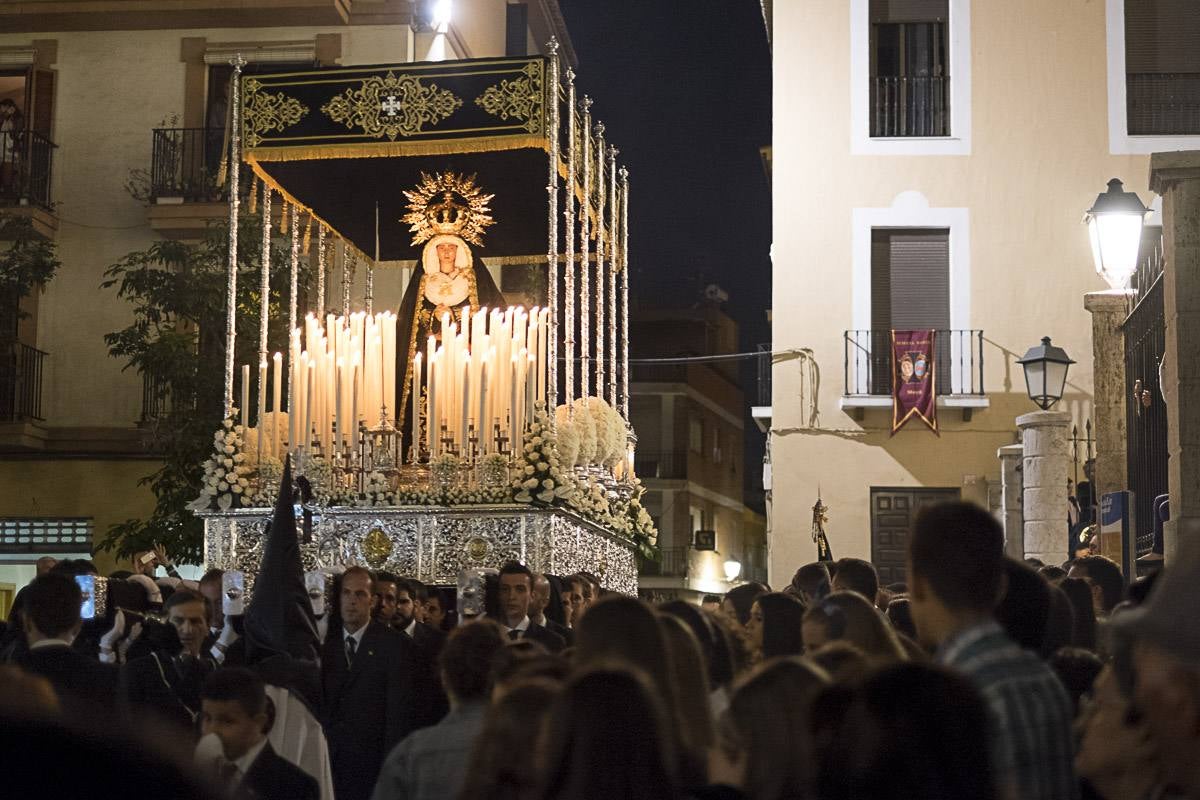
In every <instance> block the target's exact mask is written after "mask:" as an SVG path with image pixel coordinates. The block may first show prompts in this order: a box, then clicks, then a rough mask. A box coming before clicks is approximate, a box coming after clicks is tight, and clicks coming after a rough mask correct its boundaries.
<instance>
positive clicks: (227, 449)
mask: <svg viewBox="0 0 1200 800" xmlns="http://www.w3.org/2000/svg"><path fill="white" fill-rule="evenodd" d="M224 449H225V455H227V456H231V455H233V445H231V444H227V445H225V448H224Z"/></svg>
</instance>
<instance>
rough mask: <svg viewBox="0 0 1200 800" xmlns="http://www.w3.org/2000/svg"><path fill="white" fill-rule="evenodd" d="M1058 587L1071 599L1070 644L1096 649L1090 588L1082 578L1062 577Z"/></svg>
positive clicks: (1093, 611)
mask: <svg viewBox="0 0 1200 800" xmlns="http://www.w3.org/2000/svg"><path fill="white" fill-rule="evenodd" d="M1058 588H1060V589H1062V590H1063V592H1065V593H1066V595H1067V599H1068V600H1070V601H1071V617H1072V620H1073V623H1072V625H1071V644H1072V645H1073V646H1075V647H1082V648H1084V649H1085V650H1092V651H1093V652H1094V651H1095V650H1096V608H1095V606H1094V605H1093V604H1092V589H1091V587H1090V586H1088V583H1087V581H1085V580H1084V579H1083V578H1063V579H1062V580H1061V581H1059V584H1058Z"/></svg>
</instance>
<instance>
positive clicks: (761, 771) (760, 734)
mask: <svg viewBox="0 0 1200 800" xmlns="http://www.w3.org/2000/svg"><path fill="white" fill-rule="evenodd" d="M828 683H829V676H828V675H827V674H826V673H825V671H824V670H822V669H821V668H820V667H817V666H815V665H814V664H812V663H811V662H809V661H807V660H805V659H802V658H777V659H774V660H772V661H768V662H767V663H765V664H763V665H762V666H761V667H759V668H758V669H757V670H755V671H754V672H752V673H751V674H750V675H749V676H747V677H746V678H745V679H744V680H742V681H740V682H739V683H738V684H737V686H736V688H735V689H734V691H733V697H731V698H730V701H729V710H728V711H726V712H725V714H724V716H722V718H721V722H720V725H719V726H718V745H717V747H715V748H714V749H713V753H712V758H711V759H710V776H711V780H712V783H713V784H719V785H723V786H729V787H732V788H734V789H737V790H740V791H741V792H742V793H744V794H745V796H746V797H749V798H754V800H807V798H811V797H813V796H814V794H813V789H814V781H815V776H816V772H815V760H814V753H813V743H812V735H811V733H810V729H811V726H812V722H811V718H810V713H809V712H810V707H811V704H812V701H813V699H814V698H815V697H816V696H817V695H818V694H819V693H820V692H821V690H822V689H823V688H824V687H825V686H826V685H828ZM714 794H715V793H714Z"/></svg>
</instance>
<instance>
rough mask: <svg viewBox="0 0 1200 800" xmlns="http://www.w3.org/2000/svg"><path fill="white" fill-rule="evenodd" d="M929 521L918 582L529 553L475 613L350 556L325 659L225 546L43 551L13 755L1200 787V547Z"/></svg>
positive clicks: (892, 782)
mask: <svg viewBox="0 0 1200 800" xmlns="http://www.w3.org/2000/svg"><path fill="white" fill-rule="evenodd" d="M908 541H909V549H908V562H907V581H906V582H905V583H903V584H891V585H886V586H885V585H880V583H879V579H878V576H877V574H876V570H875V568H874V567H873V566H872V565H871V564H870V563H869V562H866V561H862V560H859V559H852V558H847V559H843V560H841V561H837V562H814V563H811V564H807V565H804V566H802V567H800V568H799V569H798V570H797V571H796V573H795V576H794V577H793V578H792V580H791V582H790V583H789V584H788V585H786V586H784V587H783V588H782V589H781V590H778V591H773V590H772V589H771V588H770V587H768V586H766V585H763V584H759V583H745V584H742V585H739V586H737V587H736V588H734V589H732V590H731V591H730V592H729V593H728V594H726V595H724V596H712V597H706V598H704V602H703V603H701V604H697V603H693V602H689V601H686V600H672V601H669V602H664V603H661V604H659V605H657V606H651V605H649V604H647V603H645V602H643V601H641V600H638V599H636V598H633V597H629V596H625V595H621V594H616V593H611V592H606V591H605V590H604V588H603V586H602V585H601V584H602V581H601V580H598V579H596V578H595V577H594V576H592V575H589V574H579V575H573V576H569V577H565V578H560V577H556V576H549V575H541V574H537V573H533V572H531V571H530V570H529V569H528V568H526V567H525V566H523V565H521V564H519V563H508V564H505V565H503V566H502V567H501V568H500V569H499V570H498V572H496V573H495V574H493V575H490V576H488V577H487V579H486V587H485V598H484V602H483V604H482V608H481V609H479V610H480V611H481V613H475V614H471V613H468V610H467V609H466V608H465V607H463V608H456V607H455V604H454V602H453V594H447V593H443V592H441V591H438V590H435V589H433V588H431V587H426V586H424V585H423V584H421V583H420V582H418V581H415V580H411V579H407V578H404V577H400V576H396V575H392V574H389V573H386V572H371V571H369V570H368V569H366V568H364V567H361V566H349V567H347V568H346V569H345V570H344V571H342V572H341V573H340V574H339V575H338V576H337V578H336V580H335V581H334V583H333V587H334V588H333V590H332V592H331V593H330V597H329V600H330V601H331V602H329V603H328V604H326V602H325V598H323V597H314V598H313V599H312V607H311V609H309V611H311V614H310V613H308V611H306V612H305V614H304V615H302V617H303V618H302V619H301V618H296V620H294V621H295V622H296V623H297V624H298V625H300V626H301V627H303V626H304V625H305V624H308V625H311V624H312V623H314V622H315V623H316V627H317V630H316V631H315V632H314V634H313V635H314V637H315V638H319V640H320V650H319V658H317V657H316V655H317V654H314V662H319V675H318V677H317V678H316V680H315V681H308V682H307V683H306V681H305V680H303V679H302V677H303V675H304V672H303V670H296V669H291V668H290V666H294V664H290V662H286V661H281V660H279V659H272V658H267V659H265V660H264V659H261V658H258V657H256V656H255V647H256V645H255V636H254V631H253V630H251V628H252V627H253V626H252V625H249V624H247V623H246V622H245V621H244V620H243V619H242V618H241V617H240V616H238V615H233V614H227V613H225V612H227V611H228V610H229V606H228V603H227V598H224V597H223V596H222V591H221V575H220V574H219V573H217V572H210V573H208V574H206V575H205V576H204V578H203V579H202V580H201V581H200V582H199V584H198V585H196V586H194V587H193V586H190V585H188V583H187V582H185V581H179V580H178V578H170V577H168V578H166V579H158V580H155V579H154V578H153V577H152V576H151V575H150V574H149V572H150V571H152V570H153V567H154V564H155V563H156V562H164V561H165V560H166V559H165V555H164V554H162V553H159V554H158V556H157V557H152V558H149V559H146V560H144V561H140V562H139V560H138V559H135V564H138V563H140V564H141V566H139V567H138V571H139V572H142V573H143V574H141V575H138V574H132V575H127V576H118V578H117V579H116V580H117V581H123V583H124V584H125V585H126V586H127V587H137V588H138V589H139V590H141V591H142V592H143V594H144V595H145V597H140V596H139V597H135V596H134V595H135V592H134V591H133V590H132V589H130V592H129V595H128V596H125V597H124V598H123V599H122V601H121V604H120V605H121V609H120V610H119V611H116V612H115V613H113V612H110V613H108V614H106V615H105V616H104V617H103V618H98V619H94V620H83V619H81V616H80V608H81V601H82V600H83V597H82V595H81V589H80V584H79V582H78V581H77V580H75V576H77V575H81V574H87V573H88V571H89V570H93V571H94V568H93V567H92V566H91V564H90V563H89V562H64V563H59V564H51V563H39V574H38V576H37V577H36V578H35V579H34V580H33V581H32V582H31V583H30V584H29V585H28V586H27V587H25V588H24V589H23V590H22V592H21V596H20V597H19V598H18V602H17V604H16V608H15V611H14V615H13V617H11V618H10V621H9V626H8V629H7V630H6V631H5V633H4V636H3V640H2V645H3V650H2V656H3V660H4V661H5V662H6V665H5V666H3V667H0V716H2V717H3V719H4V723H3V725H0V744H3V748H4V749H3V752H5V753H6V755H8V756H10V757H11V756H13V755H14V754H19V755H20V758H19V759H17V760H16V761H15V765H16V766H15V767H14V769H8V770H6V774H7V775H9V777H10V778H11V777H12V776H13V775H26V774H28V775H36V776H37V780H39V781H40V788H41V789H42V790H43V791H42V794H43V795H44V796H56V797H57V796H62V797H66V796H75V795H76V794H80V795H81V792H79V791H72V790H71V789H70V788H69V787H78V786H80V785H81V784H82V783H83V782H84V781H86V782H87V784H88V785H91V786H93V787H96V789H98V790H99V793H100V794H102V795H103V787H105V786H112V785H117V786H119V787H120V793H121V794H122V795H123V796H127V795H128V794H129V793H130V790H129V785H130V784H129V781H133V782H134V783H133V785H134V786H140V787H141V788H142V789H144V790H145V792H146V793H147V794H149V793H151V792H154V793H155V794H165V795H166V796H178V797H215V796H230V797H260V798H314V799H315V798H321V800H401V799H402V798H403V799H404V800H411V799H412V798H422V799H425V798H428V799H429V800H433V799H434V798H437V799H439V800H440V799H444V798H449V799H450V800H453V799H454V798H463V799H464V800H471V799H473V798H499V800H510V799H511V800H591V799H592V798H595V799H596V800H600V799H601V798H603V799H604V800H613V799H614V798H635V799H640V798H647V799H648V798H666V799H668V800H671V799H678V800H704V799H705V798H711V799H717V800H720V799H725V798H728V799H729V800H734V799H736V798H748V799H749V800H852V799H865V798H927V799H929V800H961V799H963V798H971V799H972V800H992V799H993V798H995V799H996V800H1009V799H1013V800H1015V799H1017V798H1021V799H1022V800H1024V799H1025V798H1029V799H1031V800H1036V799H1038V798H1046V799H1047V800H1050V799H1055V798H1062V799H1064V800H1071V799H1073V798H1108V799H1109V800H1152V799H1153V798H1200V625H1197V624H1196V622H1195V620H1194V618H1193V617H1194V607H1195V606H1196V604H1197V602H1196V601H1197V600H1200V552H1197V553H1189V552H1185V553H1183V554H1181V555H1180V556H1179V557H1178V558H1176V559H1174V560H1173V562H1172V563H1171V564H1170V566H1169V567H1168V568H1167V569H1165V570H1164V571H1163V572H1162V573H1161V574H1154V575H1149V576H1146V577H1143V578H1141V579H1139V580H1137V581H1135V582H1133V583H1131V584H1129V585H1126V582H1125V580H1124V577H1123V575H1122V573H1121V570H1120V569H1119V568H1118V567H1117V565H1116V564H1114V563H1113V562H1112V561H1109V560H1108V559H1105V558H1103V557H1102V556H1087V557H1083V558H1079V559H1078V560H1075V561H1072V562H1069V563H1067V564H1063V565H1044V564H1041V563H1038V562H1034V561H1029V562H1019V561H1015V560H1013V559H1011V558H1008V557H1006V556H1005V555H1004V542H1003V533H1002V531H1001V529H1000V527H999V525H998V524H997V522H996V521H995V519H994V518H993V517H992V516H990V515H989V514H988V513H986V512H985V511H983V510H981V509H979V508H977V507H974V506H972V505H969V504H964V503H949V504H942V505H937V506H931V507H928V508H926V509H924V510H923V511H922V512H921V513H920V515H919V516H918V517H917V519H916V521H915V522H914V524H913V527H912V530H911V531H910V533H909V539H908ZM110 591H111V590H110ZM110 600H111V596H110ZM285 617H286V615H284V617H281V619H284V618H285ZM306 621H307V622H306ZM289 664H290V666H289ZM297 676H301V677H300V679H298V678H297ZM68 748H69V749H68ZM85 765H86V769H80V770H76V769H74V768H73V767H74V766H79V767H81V768H83V767H85ZM122 775H123V776H124V781H123V782H119V783H116V784H107V783H105V781H106V780H107V779H108V778H110V777H111V778H112V779H113V780H119V779H118V778H117V777H116V776H122ZM168 787H169V788H168ZM96 793H97V791H91V792H89V794H92V795H93V796H94V795H95V794H96ZM222 793H224V794H222ZM134 794H135V796H136V794H137V793H136V791H135V792H134Z"/></svg>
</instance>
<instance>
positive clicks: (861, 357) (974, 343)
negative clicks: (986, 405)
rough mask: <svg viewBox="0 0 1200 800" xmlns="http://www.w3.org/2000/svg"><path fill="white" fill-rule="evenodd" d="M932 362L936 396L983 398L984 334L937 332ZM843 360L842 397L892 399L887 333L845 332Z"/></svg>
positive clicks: (980, 332) (888, 331)
mask: <svg viewBox="0 0 1200 800" xmlns="http://www.w3.org/2000/svg"><path fill="white" fill-rule="evenodd" d="M934 358H935V360H934V370H935V373H934V379H935V381H936V389H937V393H938V394H939V395H981V394H984V389H983V331H981V330H939V331H936V332H935V336H934ZM843 359H844V362H843V374H844V377H845V391H844V394H846V395H882V396H885V397H886V396H891V394H892V372H893V367H892V332H891V331H890V330H859V331H846V333H845V337H844V344H843Z"/></svg>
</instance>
